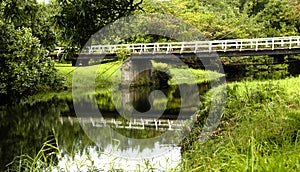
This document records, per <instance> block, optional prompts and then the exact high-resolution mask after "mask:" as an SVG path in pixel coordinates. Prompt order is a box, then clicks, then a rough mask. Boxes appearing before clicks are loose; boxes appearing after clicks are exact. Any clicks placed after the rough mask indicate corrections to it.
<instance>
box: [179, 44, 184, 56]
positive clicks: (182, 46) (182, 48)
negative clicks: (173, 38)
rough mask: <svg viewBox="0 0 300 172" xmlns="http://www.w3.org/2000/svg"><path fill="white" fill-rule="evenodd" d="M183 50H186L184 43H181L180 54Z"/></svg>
mask: <svg viewBox="0 0 300 172" xmlns="http://www.w3.org/2000/svg"><path fill="white" fill-rule="evenodd" d="M183 50H184V43H181V49H180V54H181V53H182V52H183Z"/></svg>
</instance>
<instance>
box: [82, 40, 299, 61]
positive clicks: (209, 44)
mask: <svg viewBox="0 0 300 172" xmlns="http://www.w3.org/2000/svg"><path fill="white" fill-rule="evenodd" d="M120 51H126V52H128V53H130V54H138V55H144V56H147V55H157V54H191V53H193V54H195V53H199V54H200V55H204V56H211V55H212V54H213V53H217V54H218V56H227V57H231V56H254V55H278V54H284V55H287V54H299V53H300V36H290V37H273V38H253V39H232V40H213V41H195V42H164V43H139V44H116V45H92V46H90V47H88V48H87V49H86V50H84V51H83V52H82V55H85V54H89V55H101V54H117V53H118V52H120Z"/></svg>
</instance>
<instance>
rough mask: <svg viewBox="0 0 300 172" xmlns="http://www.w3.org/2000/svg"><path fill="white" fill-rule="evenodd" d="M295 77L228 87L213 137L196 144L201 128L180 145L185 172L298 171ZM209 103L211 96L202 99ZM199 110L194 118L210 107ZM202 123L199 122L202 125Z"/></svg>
mask: <svg viewBox="0 0 300 172" xmlns="http://www.w3.org/2000/svg"><path fill="white" fill-rule="evenodd" d="M297 84H299V77H297V78H291V79H285V80H280V81H265V82H259V81H254V82H240V83H231V84H229V85H228V87H227V100H226V108H225V111H224V114H223V117H222V120H221V123H220V124H219V128H218V129H217V131H216V132H215V133H214V135H213V137H212V138H211V139H210V140H209V141H207V142H206V143H203V144H199V142H198V140H197V139H198V136H199V133H200V132H201V125H198V127H196V128H194V129H193V131H192V133H191V135H190V136H189V138H188V139H187V140H186V141H187V142H186V143H185V146H184V148H185V151H184V153H183V157H184V161H183V168H184V169H185V170H187V171H213V170H216V171H250V170H251V171H274V170H278V169H279V170H280V171H298V170H299V168H300V166H299V163H298V162H299V160H300V159H299V153H298V152H299V150H300V147H299V136H300V135H299V133H300V132H299V131H300V123H299V112H300V109H299V108H298V107H299V105H300V104H299V100H298V98H297V97H298V96H299V88H298V87H295V86H296V85H297ZM207 100H210V96H208V97H206V102H207ZM207 105H209V101H208V102H207V103H206V106H205V107H206V108H205V109H203V110H202V111H201V112H200V113H203V114H202V115H199V117H198V119H199V120H200V119H201V120H203V121H204V120H205V118H200V117H201V116H203V115H204V114H205V112H207V110H208V109H209V108H208V107H207ZM203 121H199V122H198V123H200V124H202V125H203Z"/></svg>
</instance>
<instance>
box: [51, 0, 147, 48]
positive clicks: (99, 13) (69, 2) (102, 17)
mask: <svg viewBox="0 0 300 172" xmlns="http://www.w3.org/2000/svg"><path fill="white" fill-rule="evenodd" d="M141 3H142V0H141V1H139V2H136V1H134V0H102V1H99V0H58V4H59V12H58V14H57V15H56V17H55V19H56V22H57V25H58V27H59V29H60V31H61V35H62V39H63V40H64V41H65V43H67V44H68V45H70V46H73V47H74V46H77V47H79V48H82V47H83V46H84V45H85V44H86V42H87V41H88V40H89V38H90V37H91V36H92V35H93V34H94V33H96V32H97V31H98V30H100V29H101V28H102V27H104V26H105V25H106V24H109V23H111V22H113V21H115V20H117V19H118V18H121V17H124V16H127V15H129V14H131V13H133V12H134V11H135V10H137V9H138V7H139V5H140V4H141Z"/></svg>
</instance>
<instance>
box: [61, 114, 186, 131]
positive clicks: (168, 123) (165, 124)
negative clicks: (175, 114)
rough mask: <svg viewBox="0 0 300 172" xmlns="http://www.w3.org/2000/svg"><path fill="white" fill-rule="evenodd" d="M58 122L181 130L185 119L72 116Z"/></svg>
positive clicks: (140, 128)
mask: <svg viewBox="0 0 300 172" xmlns="http://www.w3.org/2000/svg"><path fill="white" fill-rule="evenodd" d="M60 122H61V123H62V124H63V123H65V122H70V123H71V124H72V125H73V123H74V122H79V123H81V124H83V125H92V126H93V127H106V126H110V127H112V128H123V129H136V130H144V129H155V130H160V131H165V130H171V131H172V130H181V129H182V128H183V127H184V124H185V122H186V121H185V120H169V119H143V118H141V119H131V120H126V121H125V120H120V119H115V118H112V119H105V118H95V117H93V118H74V117H61V118H60Z"/></svg>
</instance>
